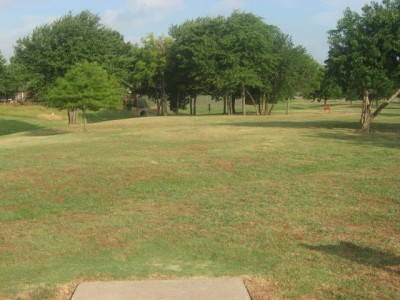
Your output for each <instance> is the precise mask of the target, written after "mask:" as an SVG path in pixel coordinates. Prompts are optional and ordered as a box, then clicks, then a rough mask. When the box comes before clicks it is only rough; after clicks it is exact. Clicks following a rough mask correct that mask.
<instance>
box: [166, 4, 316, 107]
mask: <svg viewBox="0 0 400 300" xmlns="http://www.w3.org/2000/svg"><path fill="white" fill-rule="evenodd" d="M170 35H171V37H172V39H173V40H174V42H175V43H174V44H173V46H172V51H171V56H170V59H171V61H170V62H171V65H172V67H171V68H170V69H171V70H173V71H171V73H172V74H177V75H175V76H178V77H179V78H181V80H179V84H177V83H176V81H175V82H172V86H173V87H175V93H178V94H179V95H181V97H182V96H184V97H185V96H186V97H187V96H190V97H195V96H196V95H198V94H200V93H204V94H209V95H213V96H215V97H223V98H224V99H225V100H226V102H227V111H228V113H232V112H233V111H234V107H232V105H233V103H234V101H233V100H234V99H235V98H238V97H239V98H241V99H242V111H243V114H245V113H246V112H245V107H246V106H245V103H246V99H250V100H251V101H252V102H253V104H255V105H256V102H258V104H260V101H261V98H262V99H264V100H265V99H267V98H268V99H270V101H271V102H275V101H277V100H278V99H279V98H282V97H291V96H293V95H294V94H295V92H297V90H296V89H297V88H301V89H302V91H304V92H305V93H312V90H313V89H318V88H319V86H318V82H317V81H318V80H319V79H320V78H321V76H319V75H318V74H320V73H321V72H320V66H319V64H318V63H317V62H315V60H314V59H312V58H311V56H309V55H308V54H307V53H306V51H305V49H304V48H302V47H294V45H293V44H292V42H291V39H290V38H289V37H288V36H287V35H284V34H283V33H282V32H281V31H280V30H279V29H278V28H276V27H274V26H272V25H268V24H266V23H265V22H264V21H263V20H262V19H261V18H260V17H258V16H256V15H254V14H251V13H245V12H239V11H235V12H233V13H232V15H231V16H229V17H227V18H224V17H216V18H198V19H196V20H190V21H186V22H184V23H183V24H181V25H174V26H172V27H171V28H170ZM175 79H176V78H175ZM168 82H170V81H168ZM172 90H173V89H172ZM250 91H251V92H250ZM182 94H183V95H182ZM252 94H253V95H256V97H255V98H256V99H254V98H253V97H252ZM262 96H263V97H262Z"/></svg>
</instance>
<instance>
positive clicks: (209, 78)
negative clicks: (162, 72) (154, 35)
mask: <svg viewBox="0 0 400 300" xmlns="http://www.w3.org/2000/svg"><path fill="white" fill-rule="evenodd" d="M224 24H225V18H223V17H216V18H209V17H206V18H197V19H196V20H189V21H186V22H184V23H183V24H181V25H174V26H171V28H170V30H169V34H170V36H171V37H172V39H173V40H174V43H173V45H172V47H171V49H170V52H169V59H168V73H169V74H170V76H168V89H169V90H170V95H171V96H172V99H173V100H175V101H176V102H179V103H182V101H183V102H184V103H185V102H187V101H186V100H189V101H188V102H189V103H190V114H191V115H195V114H196V98H197V96H198V95H200V94H209V95H215V93H216V91H215V80H216V75H217V71H218V62H219V61H220V60H221V59H222V57H223V55H224V53H223V50H222V49H221V44H220V42H221V41H220V39H221V37H222V32H223V26H224ZM177 106H179V105H177Z"/></svg>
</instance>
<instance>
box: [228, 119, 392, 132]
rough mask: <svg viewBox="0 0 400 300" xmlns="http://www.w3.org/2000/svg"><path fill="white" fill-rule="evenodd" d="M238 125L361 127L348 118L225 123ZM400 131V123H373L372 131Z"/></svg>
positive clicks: (356, 128)
mask: <svg viewBox="0 0 400 300" xmlns="http://www.w3.org/2000/svg"><path fill="white" fill-rule="evenodd" d="M221 125H224V126H226V125H231V126H238V127H260V128H320V129H354V130H359V129H361V125H360V123H359V122H358V121H348V120H313V121H290V120H288V121H287V122H284V121H274V120H268V119H265V120H264V121H258V122H237V123H223V124H221ZM396 131H397V132H399V131H400V124H393V123H373V124H372V132H396Z"/></svg>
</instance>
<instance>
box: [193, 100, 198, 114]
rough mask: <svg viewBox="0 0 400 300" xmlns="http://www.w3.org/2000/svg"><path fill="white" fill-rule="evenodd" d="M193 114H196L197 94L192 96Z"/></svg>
mask: <svg viewBox="0 0 400 300" xmlns="http://www.w3.org/2000/svg"><path fill="white" fill-rule="evenodd" d="M193 114H194V115H195V116H196V115H197V96H194V97H193Z"/></svg>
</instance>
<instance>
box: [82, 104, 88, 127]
mask: <svg viewBox="0 0 400 300" xmlns="http://www.w3.org/2000/svg"><path fill="white" fill-rule="evenodd" d="M82 119H83V130H84V131H85V133H86V132H87V129H86V124H87V120H86V109H82Z"/></svg>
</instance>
